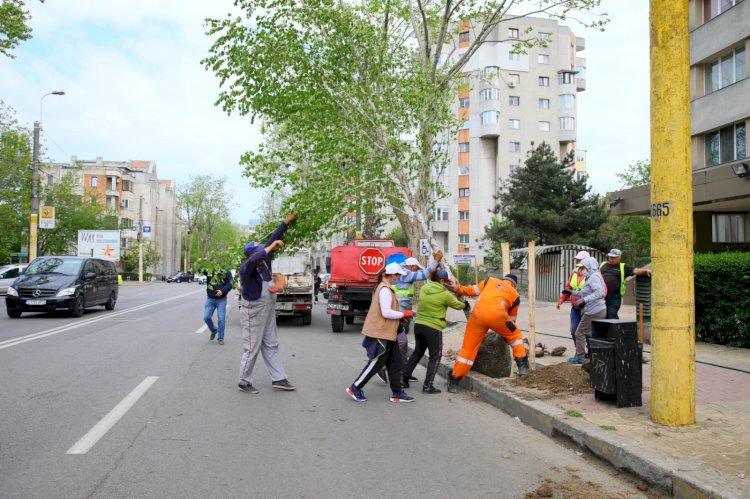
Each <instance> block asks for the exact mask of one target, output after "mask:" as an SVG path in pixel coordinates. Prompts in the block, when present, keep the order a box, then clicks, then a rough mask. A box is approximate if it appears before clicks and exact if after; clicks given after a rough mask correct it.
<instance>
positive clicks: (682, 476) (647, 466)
mask: <svg viewBox="0 0 750 499" xmlns="http://www.w3.org/2000/svg"><path fill="white" fill-rule="evenodd" d="M413 351H414V349H413V347H412V346H411V345H410V346H409V352H410V353H411V352H413ZM420 364H422V365H423V366H426V364H427V357H426V356H425V357H423V358H422V359H421V360H420ZM452 369H453V366H452V365H451V364H449V363H448V362H445V361H444V360H443V359H442V358H441V359H440V365H439V366H438V374H440V375H441V376H443V378H445V379H447V378H448V374H449V373H450V372H451V370H452ZM493 381H494V379H493V378H490V377H488V376H485V375H483V374H480V373H475V372H470V373H469V375H467V376H466V378H465V379H464V380H463V381H462V382H461V385H460V386H461V387H462V388H465V389H468V390H470V391H474V392H476V393H477V395H479V396H480V397H481V398H482V399H484V400H486V401H487V402H489V403H490V404H492V405H493V406H495V407H497V408H498V409H501V410H503V411H504V412H506V413H507V414H509V415H511V416H514V417H516V418H518V419H519V420H520V421H521V422H523V423H525V424H527V425H529V426H531V427H533V428H534V429H536V430H539V431H541V432H542V433H544V434H545V435H547V436H548V437H553V438H554V437H564V438H567V439H568V440H570V441H571V442H573V443H574V444H576V445H577V446H579V447H580V448H582V449H585V450H586V451H588V452H590V453H591V454H593V455H594V456H596V457H598V458H599V459H601V460H603V461H605V462H607V463H609V464H610V465H612V466H614V467H615V469H617V470H618V471H623V472H626V473H629V474H631V475H633V476H635V477H637V478H640V479H641V480H643V481H644V482H646V483H648V484H649V485H651V486H653V487H656V488H658V489H660V490H661V491H663V492H667V493H669V494H672V495H673V497H676V498H685V499H697V498H734V497H736V498H738V499H739V498H741V497H743V496H742V495H741V493H740V492H739V491H736V492H735V491H730V490H727V488H726V486H723V484H721V483H720V480H721V476H720V473H719V472H718V471H716V470H711V469H708V470H707V469H705V467H704V466H703V465H701V464H699V463H695V462H692V461H688V460H681V459H675V458H673V457H671V456H667V455H666V454H664V453H662V452H661V451H658V450H656V449H653V448H650V447H647V446H644V445H643V444H641V443H640V442H637V441H635V440H632V439H630V438H627V437H622V436H618V435H615V434H613V432H611V431H607V430H603V429H601V428H599V427H598V426H596V425H594V424H592V423H590V422H588V421H586V420H583V419H580V418H571V417H569V416H567V415H566V414H565V413H564V412H563V411H562V410H561V409H559V408H557V407H554V406H552V405H550V404H547V403H545V402H543V401H541V400H524V399H522V398H520V397H518V396H516V395H514V394H513V393H511V392H509V391H505V390H503V388H502V387H500V386H496V383H493Z"/></svg>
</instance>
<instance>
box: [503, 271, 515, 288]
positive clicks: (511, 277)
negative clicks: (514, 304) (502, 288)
mask: <svg viewBox="0 0 750 499" xmlns="http://www.w3.org/2000/svg"><path fill="white" fill-rule="evenodd" d="M503 279H505V280H506V281H511V282H512V283H513V285H514V286H518V277H516V276H515V275H513V274H505V275H504V276H503Z"/></svg>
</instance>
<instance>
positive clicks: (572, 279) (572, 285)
mask: <svg viewBox="0 0 750 499" xmlns="http://www.w3.org/2000/svg"><path fill="white" fill-rule="evenodd" d="M577 275H580V274H578V273H577V272H571V273H570V289H572V290H573V291H580V290H581V289H583V285H584V284H586V278H585V277H584V278H583V279H581V280H580V281H579V282H578V283H576V280H577V278H576V276H577Z"/></svg>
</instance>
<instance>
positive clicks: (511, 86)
mask: <svg viewBox="0 0 750 499" xmlns="http://www.w3.org/2000/svg"><path fill="white" fill-rule="evenodd" d="M508 86H509V87H510V88H516V82H515V81H509V82H508Z"/></svg>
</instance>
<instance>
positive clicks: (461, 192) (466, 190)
mask: <svg viewBox="0 0 750 499" xmlns="http://www.w3.org/2000/svg"><path fill="white" fill-rule="evenodd" d="M458 197H460V198H468V197H469V188H468V187H462V188H461V189H459V190H458Z"/></svg>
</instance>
